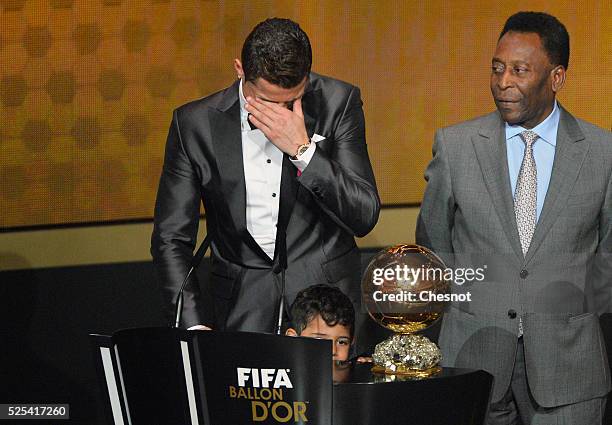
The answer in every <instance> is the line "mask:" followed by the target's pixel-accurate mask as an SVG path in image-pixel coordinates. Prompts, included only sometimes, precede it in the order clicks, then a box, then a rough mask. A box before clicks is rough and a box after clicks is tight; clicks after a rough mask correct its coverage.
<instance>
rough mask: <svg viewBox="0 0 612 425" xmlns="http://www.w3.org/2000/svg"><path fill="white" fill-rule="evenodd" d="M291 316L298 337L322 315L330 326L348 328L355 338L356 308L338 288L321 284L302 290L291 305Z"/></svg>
mask: <svg viewBox="0 0 612 425" xmlns="http://www.w3.org/2000/svg"><path fill="white" fill-rule="evenodd" d="M290 314H291V324H292V327H293V328H294V329H295V331H296V332H297V333H298V335H300V334H301V333H302V331H303V330H304V329H305V328H306V326H308V324H309V323H310V322H311V321H312V320H313V319H314V318H315V317H316V316H317V315H320V316H321V318H322V319H323V320H324V321H325V323H326V324H327V325H328V326H336V325H342V326H347V327H348V328H349V329H350V332H351V337H352V336H353V328H354V326H355V308H354V307H353V303H352V302H351V300H350V299H349V297H347V296H346V295H345V294H344V292H342V291H341V290H340V289H339V288H337V287H334V286H329V285H324V284H320V285H313V286H309V287H308V288H306V289H302V290H301V291H300V292H299V293H298V294H297V296H296V297H295V300H294V301H293V304H291V309H290Z"/></svg>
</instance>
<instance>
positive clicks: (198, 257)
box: [174, 234, 212, 328]
mask: <svg viewBox="0 0 612 425" xmlns="http://www.w3.org/2000/svg"><path fill="white" fill-rule="evenodd" d="M211 242H212V238H211V236H210V234H208V235H206V237H205V238H204V240H203V241H202V245H200V247H199V248H198V250H197V251H196V253H195V255H194V256H193V259H192V260H191V267H189V271H188V272H187V276H185V279H184V280H183V283H182V284H181V289H180V290H179V292H178V294H177V296H176V303H175V305H176V310H175V312H174V328H178V327H179V325H180V323H181V316H182V314H183V292H184V291H185V287H186V286H187V282H189V276H191V273H193V271H194V270H195V269H196V267H198V265H199V264H200V262H202V258H204V254H206V251H208V247H209V246H210V243H211Z"/></svg>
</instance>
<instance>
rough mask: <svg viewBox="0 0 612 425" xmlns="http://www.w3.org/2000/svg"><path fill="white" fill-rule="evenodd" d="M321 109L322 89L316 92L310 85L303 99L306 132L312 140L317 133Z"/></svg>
mask: <svg viewBox="0 0 612 425" xmlns="http://www.w3.org/2000/svg"><path fill="white" fill-rule="evenodd" d="M320 107H321V89H316V90H315V89H313V87H312V86H311V85H310V84H309V86H308V88H307V91H306V92H305V93H304V97H303V98H302V112H303V113H304V124H305V125H306V132H307V133H308V137H310V138H312V135H313V134H314V132H315V125H316V123H317V117H318V116H319V110H320Z"/></svg>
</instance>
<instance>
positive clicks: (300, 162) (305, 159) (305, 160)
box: [289, 140, 317, 172]
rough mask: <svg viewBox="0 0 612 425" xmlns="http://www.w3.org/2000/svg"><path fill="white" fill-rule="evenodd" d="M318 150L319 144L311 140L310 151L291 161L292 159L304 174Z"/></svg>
mask: <svg viewBox="0 0 612 425" xmlns="http://www.w3.org/2000/svg"><path fill="white" fill-rule="evenodd" d="M316 148H317V144H316V143H315V142H313V141H312V140H311V141H310V146H308V149H306V151H305V152H304V153H303V154H301V155H300V156H299V157H298V159H291V157H290V158H289V159H291V162H293V165H295V166H296V167H297V169H298V170H300V172H303V171H304V170H305V169H306V167H308V164H310V160H311V159H312V156H313V155H314V153H315V149H316Z"/></svg>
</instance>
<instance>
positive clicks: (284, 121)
mask: <svg viewBox="0 0 612 425" xmlns="http://www.w3.org/2000/svg"><path fill="white" fill-rule="evenodd" d="M246 100H247V103H246V105H245V107H246V110H247V111H248V112H249V120H250V121H251V122H252V123H253V124H254V125H255V126H257V128H259V129H260V130H261V131H262V132H263V133H264V134H265V135H266V137H267V138H268V140H270V142H272V143H274V145H276V147H277V148H279V149H280V150H281V151H283V152H285V153H286V154H287V155H289V156H294V155H295V154H296V152H297V149H298V147H299V146H300V145H303V144H305V143H308V141H309V139H308V134H307V133H306V126H305V124H304V114H303V113H302V100H301V99H296V100H295V101H293V111H291V110H289V109H287V108H285V107H283V106H281V105H280V104H277V103H274V102H267V101H265V100H260V99H257V98H254V97H250V96H249V97H247V98H246Z"/></svg>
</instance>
